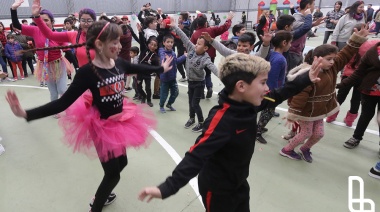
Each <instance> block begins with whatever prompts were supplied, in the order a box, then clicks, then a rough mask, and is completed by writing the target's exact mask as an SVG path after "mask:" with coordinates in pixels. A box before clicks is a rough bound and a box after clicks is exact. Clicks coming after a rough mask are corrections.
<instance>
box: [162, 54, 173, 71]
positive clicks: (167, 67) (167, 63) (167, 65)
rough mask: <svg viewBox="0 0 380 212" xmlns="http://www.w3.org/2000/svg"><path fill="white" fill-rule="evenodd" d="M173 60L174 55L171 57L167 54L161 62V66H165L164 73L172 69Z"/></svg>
mask: <svg viewBox="0 0 380 212" xmlns="http://www.w3.org/2000/svg"><path fill="white" fill-rule="evenodd" d="M172 61H173V57H171V56H170V57H169V56H168V55H165V59H163V60H162V62H161V66H162V67H163V68H164V73H166V72H168V71H170V70H171V69H172V67H173V66H171V65H170V64H171V63H172Z"/></svg>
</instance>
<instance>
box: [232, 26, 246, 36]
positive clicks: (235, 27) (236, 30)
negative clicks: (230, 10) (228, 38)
mask: <svg viewBox="0 0 380 212" xmlns="http://www.w3.org/2000/svg"><path fill="white" fill-rule="evenodd" d="M243 28H245V25H244V24H235V25H234V26H233V27H232V34H233V35H234V36H236V33H237V32H240V30H241V29H243Z"/></svg>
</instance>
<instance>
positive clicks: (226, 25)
mask: <svg viewBox="0 0 380 212" xmlns="http://www.w3.org/2000/svg"><path fill="white" fill-rule="evenodd" d="M233 17H234V13H233V12H230V13H229V14H228V16H227V20H226V22H225V23H224V24H223V25H222V26H215V27H211V29H212V31H213V33H214V36H215V37H216V36H219V35H221V34H223V33H224V32H225V31H227V30H228V29H229V28H230V27H231V23H232V21H231V20H232V18H233Z"/></svg>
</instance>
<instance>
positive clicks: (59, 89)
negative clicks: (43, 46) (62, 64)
mask: <svg viewBox="0 0 380 212" xmlns="http://www.w3.org/2000/svg"><path fill="white" fill-rule="evenodd" d="M46 84H47V86H48V89H49V92H50V100H51V101H54V100H57V99H58V96H62V95H63V93H65V91H66V89H67V74H66V71H65V72H62V74H61V76H60V77H59V79H57V80H52V79H48V80H47V81H46Z"/></svg>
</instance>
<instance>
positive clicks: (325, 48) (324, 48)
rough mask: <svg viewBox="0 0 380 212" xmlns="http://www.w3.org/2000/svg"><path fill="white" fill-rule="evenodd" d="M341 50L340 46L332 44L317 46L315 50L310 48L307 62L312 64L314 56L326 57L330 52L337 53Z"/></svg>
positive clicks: (306, 58) (306, 57)
mask: <svg viewBox="0 0 380 212" xmlns="http://www.w3.org/2000/svg"><path fill="white" fill-rule="evenodd" d="M338 51H339V49H338V47H336V46H334V45H331V44H323V45H320V46H317V47H316V48H315V49H314V50H310V51H309V52H308V53H307V54H306V56H305V62H306V63H307V64H309V65H311V64H312V63H313V61H314V57H324V56H327V55H329V54H337V53H338Z"/></svg>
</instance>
